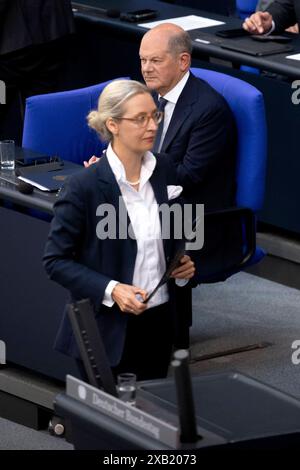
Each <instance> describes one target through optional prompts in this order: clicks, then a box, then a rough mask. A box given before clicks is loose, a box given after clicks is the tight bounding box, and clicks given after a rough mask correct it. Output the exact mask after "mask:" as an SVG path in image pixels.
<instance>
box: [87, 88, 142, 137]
mask: <svg viewBox="0 0 300 470" xmlns="http://www.w3.org/2000/svg"><path fill="white" fill-rule="evenodd" d="M142 93H149V94H150V90H149V89H148V88H147V87H146V86H145V85H143V84H142V83H140V82H137V81H135V80H114V81H113V82H110V83H109V84H108V85H106V87H105V88H104V90H103V91H102V93H101V95H100V96H99V100H98V109H97V111H96V110H95V111H91V112H90V113H89V114H88V116H87V121H88V125H89V127H91V128H92V129H94V130H95V131H96V132H97V133H98V134H99V135H100V137H101V138H102V140H104V141H106V142H110V141H111V140H112V139H113V135H112V133H111V132H110V131H109V129H108V128H107V126H106V122H107V120H108V119H109V118H113V119H116V118H121V117H122V116H123V107H124V103H126V101H127V100H129V98H132V97H133V96H135V95H139V94H142Z"/></svg>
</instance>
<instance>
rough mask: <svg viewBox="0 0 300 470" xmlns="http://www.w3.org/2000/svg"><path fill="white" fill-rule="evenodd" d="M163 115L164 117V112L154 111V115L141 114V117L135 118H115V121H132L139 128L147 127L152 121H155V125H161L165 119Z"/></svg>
mask: <svg viewBox="0 0 300 470" xmlns="http://www.w3.org/2000/svg"><path fill="white" fill-rule="evenodd" d="M163 115H164V113H163V111H153V113H151V114H140V115H139V116H136V117H134V118H126V117H120V118H115V119H118V120H125V121H132V122H134V123H135V124H136V125H137V126H138V127H146V126H148V124H149V121H150V119H153V121H154V122H155V124H159V123H160V122H161V120H162V118H163Z"/></svg>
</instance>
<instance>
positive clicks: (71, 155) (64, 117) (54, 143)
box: [22, 77, 128, 164]
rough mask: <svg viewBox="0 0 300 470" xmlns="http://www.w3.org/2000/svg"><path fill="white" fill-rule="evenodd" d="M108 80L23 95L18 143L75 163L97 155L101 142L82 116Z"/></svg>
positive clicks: (92, 104)
mask: <svg viewBox="0 0 300 470" xmlns="http://www.w3.org/2000/svg"><path fill="white" fill-rule="evenodd" d="M126 78H128V77H126ZM110 81H111V80H109V81H107V82H104V83H99V84H98V85H93V86H89V87H86V88H80V89H77V90H71V91H64V92H58V93H49V94H45V95H37V96H32V97H30V98H27V100H26V110H25V120H24V131H23V141H22V146H23V147H25V148H29V149H31V150H35V151H37V152H40V153H43V154H47V155H50V156H54V155H58V156H59V157H60V158H62V159H64V160H69V161H72V162H74V163H79V164H82V162H83V161H84V160H87V159H89V158H90V157H91V156H92V155H101V153H102V150H103V148H104V147H105V145H104V143H103V142H101V140H100V139H99V137H98V136H97V134H96V133H95V131H93V130H92V129H90V128H89V127H88V125H87V120H86V117H87V115H88V113H89V112H90V111H91V110H92V109H95V108H97V101H98V98H99V95H100V94H101V92H102V90H103V89H104V88H105V86H106V85H107V84H108V83H109V82H110Z"/></svg>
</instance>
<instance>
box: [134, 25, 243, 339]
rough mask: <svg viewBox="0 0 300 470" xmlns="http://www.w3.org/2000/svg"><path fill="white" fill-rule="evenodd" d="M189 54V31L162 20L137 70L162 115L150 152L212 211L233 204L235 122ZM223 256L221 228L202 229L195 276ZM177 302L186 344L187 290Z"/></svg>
mask: <svg viewBox="0 0 300 470" xmlns="http://www.w3.org/2000/svg"><path fill="white" fill-rule="evenodd" d="M191 52H192V44H191V39H190V36H189V35H188V33H186V32H185V31H184V30H183V29H182V28H180V27H178V26H176V25H173V24H171V23H165V24H162V25H160V26H157V27H155V28H153V29H151V30H150V31H148V32H147V33H146V34H145V35H144V36H143V39H142V41H141V45H140V59H141V69H142V74H143V78H144V80H145V82H146V84H147V86H148V87H149V88H150V89H152V90H153V91H154V92H156V93H157V94H158V97H159V105H158V106H159V108H161V106H163V108H164V113H165V116H164V122H163V126H162V128H161V132H160V131H158V134H157V136H158V137H157V139H156V142H155V145H154V148H153V152H159V153H162V154H165V157H166V158H168V159H169V160H170V161H171V162H172V163H175V165H176V171H177V180H178V184H180V185H182V187H183V196H184V198H185V200H186V201H187V202H189V203H201V204H204V205H205V211H211V210H216V209H222V208H226V207H229V206H232V205H233V204H234V197H235V144H236V135H235V125H234V118H233V116H232V113H231V110H230V109H229V106H228V105H227V102H226V101H225V99H224V98H223V97H222V96H221V95H220V94H219V93H217V92H216V91H215V90H214V89H213V88H212V87H211V86H210V85H209V84H208V83H206V82H205V81H203V80H200V79H198V78H196V77H195V76H193V74H192V73H191V72H190V71H189V69H190V64H191ZM161 98H162V99H161ZM207 242H209V243H207ZM226 257H228V258H231V253H230V250H228V249H227V247H226V246H225V245H224V238H223V235H222V230H219V228H218V229H215V228H212V229H209V230H206V231H205V240H204V249H203V250H202V251H201V252H200V254H197V257H196V258H194V259H195V261H196V266H197V271H198V275H199V272H200V269H199V268H200V267H201V271H202V274H204V269H207V268H209V269H210V270H211V271H212V272H213V271H214V270H215V269H220V268H221V267H223V268H224V266H225V265H226ZM221 264H222V266H221ZM196 277H197V273H196ZM177 292H178V291H177ZM177 304H178V309H179V310H182V311H184V312H186V314H185V315H183V316H182V317H181V319H182V324H181V325H180V323H179V322H177V325H178V331H177V333H178V334H177V337H176V342H175V344H176V346H177V347H179V348H186V347H188V345H189V338H188V328H187V323H188V324H189V325H191V323H192V295H191V288H189V287H187V288H185V289H184V290H182V291H181V292H180V295H178V299H177Z"/></svg>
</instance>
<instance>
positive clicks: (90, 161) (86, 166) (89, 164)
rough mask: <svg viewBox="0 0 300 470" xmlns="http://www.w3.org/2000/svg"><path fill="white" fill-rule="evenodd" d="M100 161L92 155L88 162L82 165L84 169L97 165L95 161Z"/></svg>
mask: <svg viewBox="0 0 300 470" xmlns="http://www.w3.org/2000/svg"><path fill="white" fill-rule="evenodd" d="M98 160H100V158H98V157H96V155H93V156H92V157H91V158H90V159H89V161H88V162H87V161H84V162H83V164H84V167H85V168H88V167H89V166H91V165H93V163H97V161H98Z"/></svg>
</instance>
